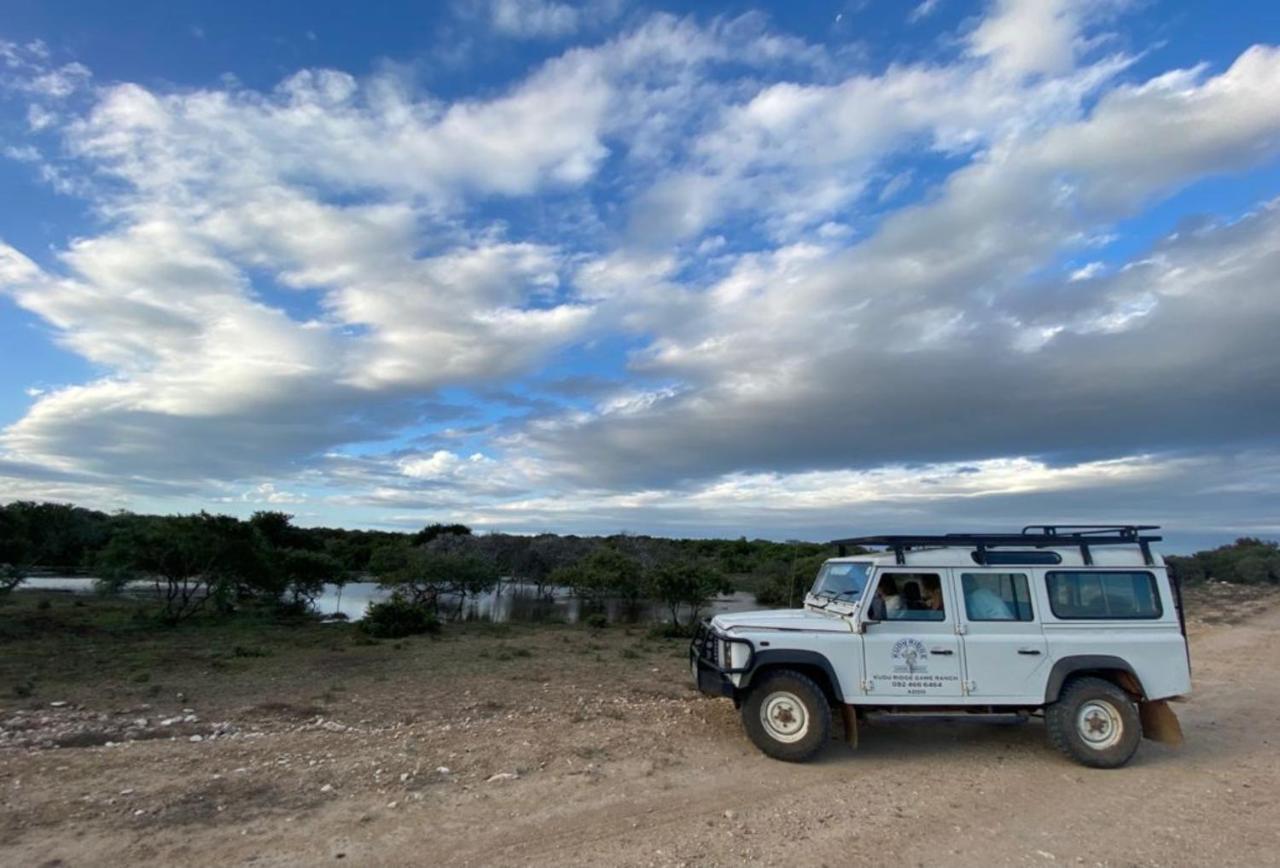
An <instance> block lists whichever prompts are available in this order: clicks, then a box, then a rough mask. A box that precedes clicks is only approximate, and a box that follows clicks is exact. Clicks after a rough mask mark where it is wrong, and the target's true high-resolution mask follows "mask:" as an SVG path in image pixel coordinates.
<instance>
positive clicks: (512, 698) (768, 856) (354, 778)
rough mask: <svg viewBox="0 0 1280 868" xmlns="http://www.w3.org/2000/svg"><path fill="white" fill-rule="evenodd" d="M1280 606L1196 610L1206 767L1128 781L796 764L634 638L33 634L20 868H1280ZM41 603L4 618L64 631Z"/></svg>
mask: <svg viewBox="0 0 1280 868" xmlns="http://www.w3.org/2000/svg"><path fill="white" fill-rule="evenodd" d="M1231 593H1232V592H1230V591H1229V590H1220V591H1219V592H1218V594H1217V596H1218V597H1221V598H1223V599H1226V598H1227V597H1229V596H1230V595H1231ZM1273 601H1274V597H1267V598H1266V599H1265V601H1264V602H1259V601H1254V602H1252V603H1245V602H1241V603H1239V604H1236V603H1231V602H1229V601H1227V602H1226V603H1225V604H1221V603H1222V601H1219V602H1220V605H1218V606H1216V607H1214V606H1210V605H1208V604H1207V603H1206V602H1205V601H1204V600H1203V599H1202V600H1200V601H1199V602H1198V604H1197V608H1196V611H1197V612H1198V613H1199V617H1197V618H1196V619H1195V620H1194V621H1193V630H1192V633H1193V641H1192V655H1193V662H1194V667H1195V672H1194V677H1195V690H1194V693H1193V696H1192V697H1191V699H1190V700H1189V701H1187V702H1185V703H1181V704H1179V705H1178V706H1177V709H1178V713H1179V715H1180V717H1181V719H1182V723H1183V727H1184V730H1185V732H1186V737H1187V738H1186V745H1185V746H1184V747H1183V748H1182V749H1181V750H1177V751H1175V750H1172V749H1168V748H1165V747H1163V746H1159V745H1155V744H1152V743H1150V742H1144V744H1143V746H1142V748H1141V749H1140V751H1139V753H1138V755H1137V757H1136V758H1135V760H1134V762H1133V763H1132V764H1131V765H1130V766H1129V767H1127V768H1125V769H1121V770H1118V771H1094V770H1090V769H1085V768H1082V767H1080V766H1077V765H1074V764H1072V763H1070V762H1069V761H1068V760H1066V759H1065V758H1063V757H1061V756H1059V755H1057V754H1056V753H1054V752H1053V751H1052V750H1051V749H1050V748H1049V747H1048V746H1047V745H1046V743H1045V739H1044V734H1043V728H1042V726H1041V724H1040V723H1039V722H1038V721H1032V722H1030V723H1027V724H1024V725H991V724H984V723H978V722H973V721H966V722H937V721H935V722H913V723H910V724H897V725H892V726H891V725H883V724H882V725H877V726H867V727H864V728H863V730H862V743H861V746H860V748H859V749H858V750H857V751H851V750H850V749H848V748H847V747H845V746H843V745H842V744H839V743H832V744H831V745H830V746H829V747H828V748H827V749H826V750H825V751H824V753H823V754H822V755H821V756H820V758H819V760H818V761H817V762H815V763H812V764H809V765H787V764H783V763H779V762H775V761H772V760H769V759H766V758H765V757H763V756H762V755H760V754H759V753H758V752H757V751H756V750H755V749H754V748H753V747H752V746H751V745H750V744H749V743H748V742H747V741H746V738H745V737H744V736H743V734H742V730H741V727H740V725H739V723H738V720H737V718H736V715H735V713H734V710H733V707H732V705H731V704H730V703H729V702H728V701H727V700H714V699H708V698H703V697H701V696H698V695H696V694H695V693H693V692H692V691H691V689H690V688H689V686H688V683H687V682H688V674H687V668H686V663H685V659H684V656H683V646H682V644H680V643H672V642H664V641H657V640H650V639H646V638H645V637H644V636H643V634H642V633H641V632H640V631H635V632H634V633H630V634H629V633H627V632H625V631H623V630H621V629H618V628H611V629H609V630H605V631H602V632H601V633H600V634H598V635H592V634H590V633H588V632H586V631H585V630H582V629H579V628H572V627H539V628H507V629H505V630H502V629H498V630H495V629H494V628H479V627H470V628H465V629H464V628H451V629H450V630H449V631H448V633H447V636H446V638H444V639H441V640H435V641H433V640H429V639H425V638H421V639H414V640H412V641H408V642H404V643H400V644H399V645H398V646H397V645H396V644H393V643H386V642H384V643H380V644H378V645H376V646H364V645H358V644H355V643H353V642H352V639H351V635H350V633H349V632H348V631H347V628H345V627H344V628H329V629H332V630H334V631H336V632H331V633H324V632H323V630H324V629H326V628H320V627H308V628H301V632H296V631H295V632H293V633H284V632H277V633H270V634H267V633H263V634H262V636H264V637H266V638H262V639H260V640H259V641H260V642H261V643H262V644H261V645H252V646H243V645H242V646H239V647H238V648H236V647H217V646H218V645H219V643H223V644H225V643H226V642H229V641H231V640H230V639H228V638H227V637H226V636H223V635H221V634H219V633H217V632H216V631H212V632H210V631H206V632H205V633H199V632H198V631H197V633H198V635H195V636H194V638H193V636H192V635H191V632H190V631H188V632H187V633H181V634H175V635H178V636H182V637H183V638H182V639H181V641H179V640H178V639H175V638H169V639H164V640H154V641H153V640H147V642H143V640H141V639H137V640H121V639H118V638H117V639H115V640H113V643H114V644H105V643H104V641H103V639H102V637H100V636H96V634H95V633H94V631H93V630H92V629H91V628H89V627H88V626H85V625H82V627H81V632H80V635H79V636H78V639H77V643H76V644H67V643H63V644H61V645H55V644H51V643H53V642H54V640H53V639H48V640H40V639H38V638H29V639H28V640H25V641H21V642H15V641H13V640H12V638H11V639H10V640H9V641H8V642H7V644H6V645H3V646H0V655H2V657H0V677H3V678H5V679H7V680H8V681H10V682H14V681H15V679H16V683H15V687H17V688H18V689H17V692H19V693H29V692H31V691H34V693H32V695H29V696H26V697H16V696H14V695H13V693H11V692H10V688H9V687H8V686H7V684H4V683H3V682H0V688H2V689H4V690H5V692H6V694H7V695H8V698H5V699H0V863H3V864H5V865H23V866H26V865H33V866H35V865H77V866H78V865H93V866H98V865H125V864H128V865H138V864H162V865H179V864H181V865H206V864H207V865H214V864H216V865H236V864H253V865H316V864H325V863H327V864H357V865H529V864H532V865H601V864H608V865H615V864H617V865H681V864H684V865H736V864H742V863H759V864H802V865H819V864H826V865H833V866H834V865H848V864H855V863H862V862H865V863H872V864H912V865H914V864H923V865H939V864H945V865H970V864H972V865H979V864H981V865H1053V864H1064V863H1065V864H1090V865H1095V864H1100V865H1149V864H1150V865H1154V864H1160V865H1169V864H1175V865H1201V864H1210V863H1213V864H1240V865H1262V864H1276V863H1277V862H1278V861H1280V753H1278V752H1277V748H1280V675H1278V674H1277V673H1278V672H1280V607H1277V606H1275V605H1273V604H1272V602H1273ZM21 605H22V606H27V607H28V609H24V610H23V612H17V611H16V610H15V609H13V608H12V607H10V608H8V609H7V610H4V611H0V618H6V617H8V618H18V617H27V618H34V617H37V614H43V615H48V614H49V610H45V611H44V612H43V613H35V612H34V610H33V609H32V608H31V607H30V604H29V602H27V603H22V604H21ZM53 605H54V607H55V608H56V607H62V606H70V605H71V604H70V603H69V602H65V601H62V600H55V602H54V604H53ZM1245 611H1248V612H1251V613H1252V614H1249V615H1248V616H1247V617H1244V616H1243V614H1242V613H1243V612H1245ZM24 613H25V614H24ZM73 614H75V613H73ZM1242 617H1243V620H1241V618H1242ZM14 623H17V622H14ZM13 635H15V634H14V633H13V631H11V632H10V636H11V637H12V636H13ZM135 641H136V642H137V643H141V644H139V645H137V647H135V646H134V645H130V644H129V642H135ZM165 642H168V643H169V645H165V644H164V643H165ZM170 646H174V647H170ZM122 649H123V650H122ZM521 649H527V651H528V656H523V653H522V652H521ZM260 653H269V656H254V655H255V654H260ZM41 655H44V656H41ZM104 660H108V661H110V662H103V661H104ZM24 684H25V685H26V686H25V687H23V685H24ZM179 692H181V693H182V694H183V695H182V698H181V699H179V698H178V693H179ZM54 702H58V703H62V702H65V703H66V705H62V706H58V707H54V706H52V705H51V703H54ZM184 709H189V710H184ZM197 735H198V736H200V740H199V741H194V740H192V737H193V736H197ZM108 741H109V742H111V743H110V744H108V743H107V742H108ZM52 744H58V745H61V746H58V747H49V745H52ZM338 860H342V861H341V862H340V863H339V862H338Z"/></svg>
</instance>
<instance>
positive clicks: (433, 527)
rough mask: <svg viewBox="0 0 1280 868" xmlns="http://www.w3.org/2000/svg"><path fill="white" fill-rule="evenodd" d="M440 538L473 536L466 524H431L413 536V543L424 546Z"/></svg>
mask: <svg viewBox="0 0 1280 868" xmlns="http://www.w3.org/2000/svg"><path fill="white" fill-rule="evenodd" d="M440 536H471V528H469V527H467V526H466V525H465V524H440V523H439V522H436V523H435V524H429V525H427V526H426V527H424V528H423V529H422V530H420V531H418V532H417V533H415V534H414V535H413V539H412V540H411V542H412V543H413V544H414V545H416V546H423V545H426V544H427V543H429V542H431V541H432V540H434V539H435V538H436V537H440Z"/></svg>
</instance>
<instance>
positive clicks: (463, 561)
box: [369, 546, 498, 614]
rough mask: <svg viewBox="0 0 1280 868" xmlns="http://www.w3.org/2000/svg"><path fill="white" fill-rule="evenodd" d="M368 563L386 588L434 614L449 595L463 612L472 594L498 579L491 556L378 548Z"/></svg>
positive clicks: (404, 548) (483, 590)
mask: <svg viewBox="0 0 1280 868" xmlns="http://www.w3.org/2000/svg"><path fill="white" fill-rule="evenodd" d="M369 566H370V569H371V570H372V571H373V573H374V574H375V575H376V576H378V580H379V584H381V585H382V586H383V587H384V588H389V589H390V590H391V591H392V592H393V593H394V594H395V595H396V596H398V597H400V598H402V599H404V600H407V601H408V602H409V603H411V604H413V605H415V606H421V607H423V608H424V609H426V610H427V611H429V612H431V613H433V614H435V613H437V612H439V611H440V603H441V601H442V599H443V598H446V597H453V598H457V600H458V611H459V612H461V611H462V608H463V606H464V605H465V604H466V599H467V597H468V596H469V595H472V594H480V593H483V592H485V591H488V590H490V589H492V588H493V586H494V585H495V584H496V583H497V581H498V569H497V567H496V566H495V565H494V563H493V561H492V560H490V559H488V558H484V557H482V556H480V555H476V554H468V553H455V552H437V551H431V550H429V549H424V548H409V547H408V546H392V547H385V548H382V549H379V550H378V551H376V552H374V556H373V558H371V559H370V562H369Z"/></svg>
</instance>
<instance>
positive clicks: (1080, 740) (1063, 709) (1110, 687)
mask: <svg viewBox="0 0 1280 868" xmlns="http://www.w3.org/2000/svg"><path fill="white" fill-rule="evenodd" d="M1044 722H1045V728H1046V729H1047V731H1048V733H1049V741H1050V742H1052V743H1053V745H1054V747H1056V748H1057V749H1058V750H1060V751H1062V752H1063V753H1064V754H1066V755H1067V756H1069V757H1071V758H1072V759H1074V760H1075V761H1076V762H1078V763H1082V764H1083V765H1087V766H1092V767H1093V768H1097V769H1114V768H1117V767H1119V766H1122V765H1124V764H1125V763H1127V762H1128V761H1129V760H1130V759H1131V758H1132V757H1133V754H1134V752H1135V751H1137V749H1138V743H1139V742H1140V741H1142V723H1141V721H1140V719H1139V717H1138V707H1137V705H1136V704H1135V703H1134V701H1133V700H1132V699H1131V698H1130V697H1129V694H1127V693H1125V692H1124V691H1123V690H1121V689H1120V688H1119V687H1116V686H1115V685H1114V684H1112V683H1111V682H1110V681H1104V680H1103V679H1101V678H1077V679H1075V680H1074V681H1071V682H1069V683H1068V684H1067V685H1066V687H1064V688H1063V690H1062V695H1061V696H1060V697H1059V698H1058V701H1057V702H1055V703H1053V704H1052V705H1050V706H1049V707H1048V708H1046V709H1045V714H1044Z"/></svg>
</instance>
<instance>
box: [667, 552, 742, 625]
mask: <svg viewBox="0 0 1280 868" xmlns="http://www.w3.org/2000/svg"><path fill="white" fill-rule="evenodd" d="M651 585H652V587H653V592H654V595H655V596H656V597H657V598H658V599H659V600H660V601H662V602H663V603H665V604H666V605H667V607H668V608H669V610H670V612H671V623H672V624H674V625H675V626H677V627H679V626H680V607H681V606H687V607H688V608H689V621H688V623H689V625H693V624H696V623H697V622H698V615H699V614H701V612H702V609H703V607H704V606H706V605H707V602H708V601H709V600H710V599H711V598H712V597H714V596H716V595H717V594H728V593H731V592H732V591H733V585H732V584H731V583H730V582H729V580H728V578H727V577H726V576H725V575H724V573H722V572H720V570H718V569H717V568H716V567H715V566H714V565H713V564H711V563H710V562H708V561H701V560H699V561H676V562H670V563H666V564H663V565H662V566H660V567H658V568H657V569H656V570H654V571H653V575H652V579H651Z"/></svg>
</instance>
